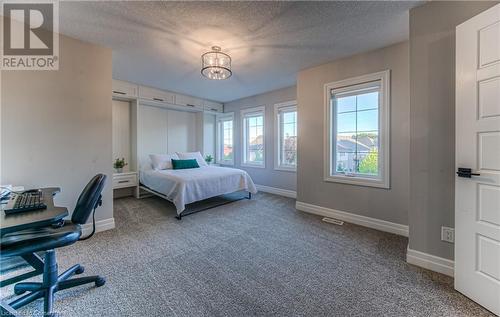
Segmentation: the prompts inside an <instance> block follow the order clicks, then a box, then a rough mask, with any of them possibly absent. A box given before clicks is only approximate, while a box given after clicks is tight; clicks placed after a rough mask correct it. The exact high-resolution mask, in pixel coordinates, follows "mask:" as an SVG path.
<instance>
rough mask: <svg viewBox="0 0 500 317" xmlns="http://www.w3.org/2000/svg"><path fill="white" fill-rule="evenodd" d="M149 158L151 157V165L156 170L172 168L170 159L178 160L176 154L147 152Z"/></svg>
mask: <svg viewBox="0 0 500 317" xmlns="http://www.w3.org/2000/svg"><path fill="white" fill-rule="evenodd" d="M149 158H150V159H151V165H152V166H153V169H154V170H156V171H158V170H166V169H172V159H174V160H178V159H179V157H178V156H177V154H175V153H174V154H149Z"/></svg>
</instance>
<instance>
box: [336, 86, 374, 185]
mask: <svg viewBox="0 0 500 317" xmlns="http://www.w3.org/2000/svg"><path fill="white" fill-rule="evenodd" d="M379 90H380V83H379V82H374V83H371V84H370V85H368V86H367V85H362V87H351V89H349V90H347V91H342V90H341V91H340V92H335V91H333V98H332V99H331V102H332V106H333V108H334V111H332V114H333V116H334V126H335V128H336V129H335V130H336V133H335V152H336V155H335V156H334V157H333V159H334V160H335V161H334V165H333V166H334V167H335V172H336V173H344V174H359V175H363V176H372V177H373V176H378V175H379V164H378V157H379V100H380V98H379V97H380V96H379V94H380V92H379Z"/></svg>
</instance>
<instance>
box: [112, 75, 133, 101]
mask: <svg viewBox="0 0 500 317" xmlns="http://www.w3.org/2000/svg"><path fill="white" fill-rule="evenodd" d="M113 96H118V97H129V98H137V85H134V84H132V83H129V82H126V81H121V80H116V79H113Z"/></svg>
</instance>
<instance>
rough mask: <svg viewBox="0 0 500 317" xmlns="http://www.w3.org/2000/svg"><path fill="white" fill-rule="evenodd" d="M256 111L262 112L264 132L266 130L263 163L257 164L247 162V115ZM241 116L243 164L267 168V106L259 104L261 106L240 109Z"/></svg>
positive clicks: (244, 165)
mask: <svg viewBox="0 0 500 317" xmlns="http://www.w3.org/2000/svg"><path fill="white" fill-rule="evenodd" d="M254 112H262V125H263V127H264V129H263V132H264V137H263V139H262V142H263V145H264V151H263V154H262V164H256V163H249V162H246V161H245V159H246V147H247V146H246V143H245V139H246V137H245V133H246V131H245V116H246V115H247V114H250V113H254ZM240 117H241V121H240V123H241V166H243V167H255V168H266V107H265V106H259V107H252V108H245V109H242V110H241V111H240Z"/></svg>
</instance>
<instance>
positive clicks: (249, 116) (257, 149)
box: [241, 107, 265, 168]
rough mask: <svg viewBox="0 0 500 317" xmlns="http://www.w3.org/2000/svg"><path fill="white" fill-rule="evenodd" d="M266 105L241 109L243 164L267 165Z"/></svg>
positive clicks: (251, 165) (253, 165) (262, 166)
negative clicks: (265, 138)
mask: <svg viewBox="0 0 500 317" xmlns="http://www.w3.org/2000/svg"><path fill="white" fill-rule="evenodd" d="M264 113H265V108H264V107H256V108H249V109H244V110H242V111H241V120H242V122H241V123H242V124H241V126H242V128H243V131H242V136H243V142H242V144H243V153H242V162H241V165H242V166H250V167H261V168H264V167H265V142H264V141H265V140H264V116H265V115H264Z"/></svg>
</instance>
